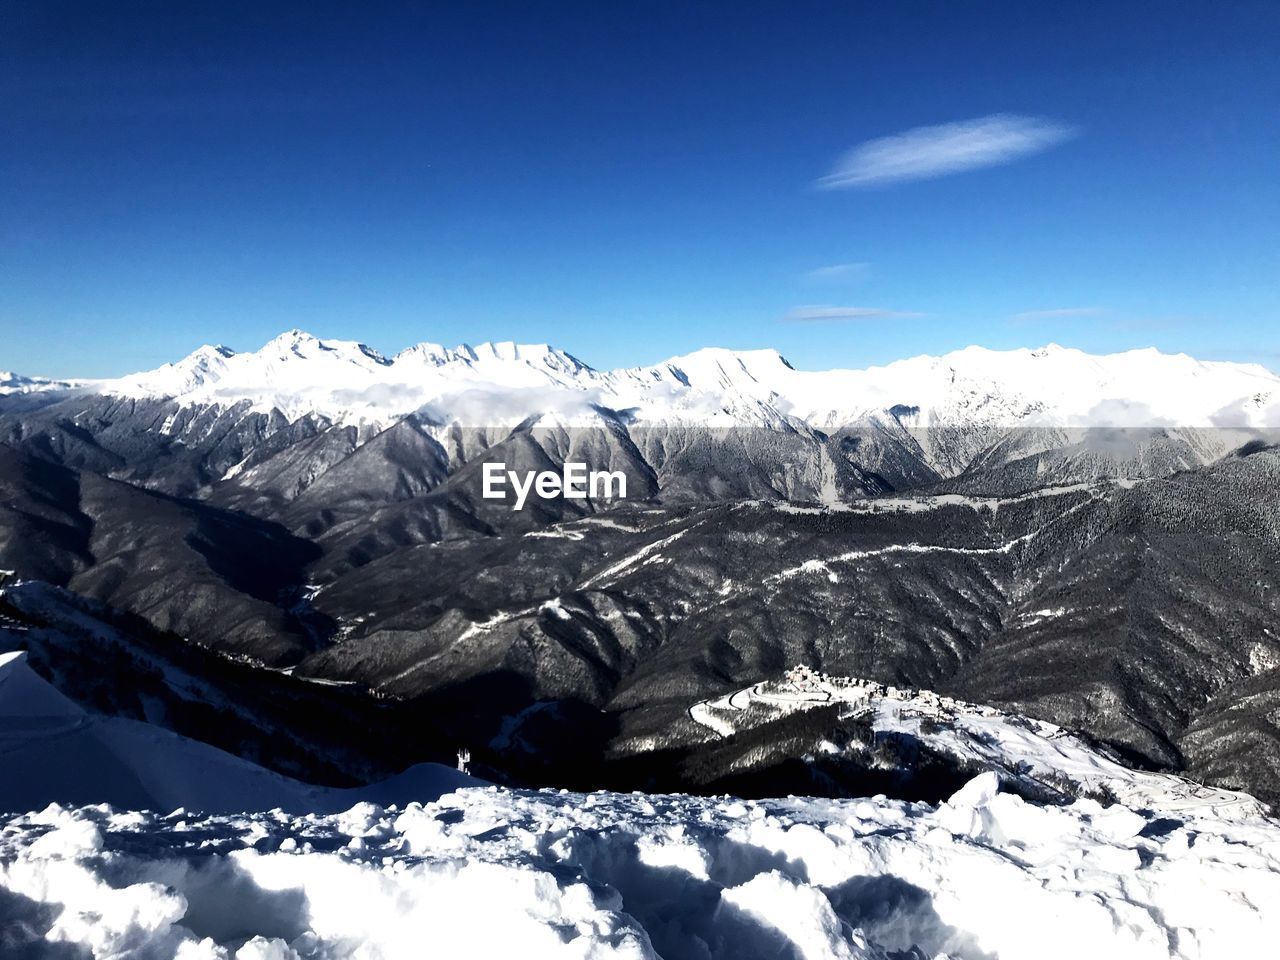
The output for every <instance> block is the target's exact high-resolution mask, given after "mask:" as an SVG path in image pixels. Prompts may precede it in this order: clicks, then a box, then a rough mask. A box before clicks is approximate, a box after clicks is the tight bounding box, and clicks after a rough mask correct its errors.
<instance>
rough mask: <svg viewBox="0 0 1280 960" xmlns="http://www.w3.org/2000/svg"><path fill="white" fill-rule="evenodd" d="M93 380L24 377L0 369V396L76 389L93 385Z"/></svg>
mask: <svg viewBox="0 0 1280 960" xmlns="http://www.w3.org/2000/svg"><path fill="white" fill-rule="evenodd" d="M93 382H94V381H91V380H50V379H49V378H48V377H24V376H23V375H22V374H19V373H14V372H12V371H11V370H0V397H3V396H7V395H9V394H15V393H41V392H44V391H49V390H74V389H77V388H79V387H87V386H91V385H92V384H93Z"/></svg>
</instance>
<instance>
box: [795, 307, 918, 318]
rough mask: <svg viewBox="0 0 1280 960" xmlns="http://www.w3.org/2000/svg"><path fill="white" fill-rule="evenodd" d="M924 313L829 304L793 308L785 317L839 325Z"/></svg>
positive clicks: (907, 316)
mask: <svg viewBox="0 0 1280 960" xmlns="http://www.w3.org/2000/svg"><path fill="white" fill-rule="evenodd" d="M923 316H924V314H923V313H915V312H913V311H909V310H885V309H883V308H881V307H833V306H830V305H827V304H814V305H812V306H807V307H793V308H792V309H790V310H788V311H787V312H786V314H785V315H783V317H782V319H783V321H785V322H787V323H815V322H827V323H838V322H843V321H848V320H905V319H907V318H910V317H923Z"/></svg>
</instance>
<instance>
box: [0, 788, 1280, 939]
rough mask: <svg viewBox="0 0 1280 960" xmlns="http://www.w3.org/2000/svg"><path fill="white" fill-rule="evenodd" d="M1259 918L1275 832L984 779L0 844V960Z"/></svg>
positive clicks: (47, 813) (567, 802)
mask: <svg viewBox="0 0 1280 960" xmlns="http://www.w3.org/2000/svg"><path fill="white" fill-rule="evenodd" d="M1278 903H1280V827H1278V826H1277V825H1276V824H1275V823H1274V822H1273V821H1270V820H1267V819H1263V818H1257V819H1253V820H1249V821H1226V820H1222V819H1219V818H1216V817H1213V816H1208V815H1203V816H1202V815H1200V814H1196V813H1188V814H1187V815H1185V816H1180V817H1176V818H1174V817H1168V816H1163V815H1159V814H1150V813H1148V814H1143V813H1138V812H1135V811H1133V810H1130V809H1128V808H1126V807H1124V806H1122V805H1119V804H1117V805H1114V806H1111V807H1108V808H1104V807H1102V806H1101V805H1100V804H1098V803H1097V802H1096V801H1093V800H1081V801H1078V802H1076V803H1074V804H1073V805H1071V806H1068V807H1054V806H1036V805H1033V804H1029V803H1027V802H1025V801H1023V800H1021V799H1020V798H1018V797H1016V796H1013V795H1011V794H1004V793H999V792H998V790H997V780H996V777H995V775H994V774H983V775H982V776H979V777H977V778H976V779H974V780H973V781H971V782H970V783H969V784H968V785H967V786H966V787H964V788H963V789H962V790H960V791H959V792H958V793H957V794H956V795H955V796H954V797H952V798H951V800H950V801H948V802H946V803H943V804H941V805H939V806H937V807H932V806H928V805H923V804H909V803H902V802H897V801H887V800H884V799H883V798H875V799H870V800H856V801H830V800H807V799H794V798H793V799H787V800H770V801H740V800H735V799H731V798H697V797H686V796H658V795H643V794H607V793H594V794H588V795H582V794H571V793H562V792H554V791H541V792H525V791H512V790H506V789H500V788H497V787H489V788H471V789H464V790H460V791H458V792H456V793H452V794H448V795H445V796H443V797H440V798H439V799H437V800H435V801H432V802H428V803H424V804H419V803H410V804H408V805H407V806H406V807H405V808H403V809H402V810H395V809H389V808H383V807H380V806H376V805H374V804H369V803H363V804H359V805H357V806H355V807H353V808H352V809H350V810H348V811H346V812H344V813H341V814H337V815H329V816H318V815H305V816H293V815H289V814H284V813H282V812H279V811H274V812H270V813H256V814H243V815H234V816H202V815H197V814H192V813H188V812H184V811H181V810H179V811H175V812H173V813H171V814H169V815H167V816H164V815H159V814H154V813H136V812H124V811H118V810H114V809H112V808H109V807H104V806H95V807H84V808H79V809H67V808H62V807H58V806H50V807H48V808H47V809H45V810H43V811H41V812H39V813H30V814H24V815H21V816H17V817H13V818H11V819H9V820H8V821H7V822H5V823H4V826H3V828H2V829H0V944H4V945H5V951H6V952H5V955H6V956H10V955H12V956H28V957H43V956H48V957H56V956H79V955H83V956H94V957H99V958H102V957H132V958H160V957H166V958H167V957H181V958H198V957H205V958H213V957H235V958H237V960H249V958H294V957H317V958H319V957H325V958H330V957H334V958H336V957H344V958H345V957H350V958H356V957H359V958H370V960H372V958H399V957H406V958H407V957H420V956H424V955H428V956H439V957H463V956H474V957H486V958H487V957H494V958H497V957H521V958H539V957H574V958H588V957H590V958H605V957H615V958H629V960H630V958H636V960H638V958H649V957H659V956H660V957H664V958H667V960H680V958H698V960H711V958H723V960H743V958H757V957H760V958H803V960H821V958H842V960H843V958H880V960H884V958H886V957H890V956H897V957H901V956H912V957H917V956H923V957H941V956H949V957H955V958H959V957H970V958H1022V957H1026V958H1030V957H1034V958H1038V960H1052V958H1064V960H1067V958H1069V960H1078V958H1080V957H1089V956H1093V957H1125V958H1128V960H1143V958H1164V957H1201V958H1222V960H1226V958H1232V957H1244V956H1259V955H1262V954H1261V951H1263V950H1264V947H1265V945H1266V944H1273V943H1275V942H1277V938H1280V908H1278V907H1277V906H1276V905H1277V904H1278ZM73 945H75V946H80V947H84V948H87V950H84V951H83V952H76V951H73V950H72V949H70V948H71V947H72V946H73ZM912 950H914V951H916V952H914V953H911V952H909V951H912ZM59 951H60V952H59Z"/></svg>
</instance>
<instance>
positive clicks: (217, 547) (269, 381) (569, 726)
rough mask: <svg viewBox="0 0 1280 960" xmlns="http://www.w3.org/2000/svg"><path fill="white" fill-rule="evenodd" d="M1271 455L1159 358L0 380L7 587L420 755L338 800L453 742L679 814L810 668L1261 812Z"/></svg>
mask: <svg viewBox="0 0 1280 960" xmlns="http://www.w3.org/2000/svg"><path fill="white" fill-rule="evenodd" d="M1278 432H1280V377H1277V376H1276V375H1275V374H1273V373H1271V372H1270V371H1268V370H1266V369H1265V368H1263V367H1260V366H1257V365H1247V364H1233V363H1210V362H1201V361H1197V360H1194V359H1192V358H1190V357H1187V356H1185V355H1167V354H1162V353H1159V352H1157V351H1154V350H1139V351H1131V352H1128V353H1122V354H1114V355H1110V356H1091V355H1088V354H1085V353H1082V352H1080V351H1077V350H1072V349H1067V348H1062V347H1058V346H1054V345H1050V346H1047V347H1042V348H1039V349H1034V350H1013V351H1005V352H997V351H990V350H985V349H981V348H977V347H971V348H968V349H965V350H961V351H957V352H954V353H950V354H947V355H945V356H941V357H917V358H912V359H909V360H903V361H900V362H897V363H893V364H889V365H887V366H883V367H874V368H869V369H866V370H832V371H825V372H805V371H798V370H796V369H794V368H793V367H792V366H791V365H790V364H789V363H788V362H787V361H786V360H785V359H784V358H783V357H782V356H781V355H779V354H778V353H776V352H774V351H769V350H759V351H748V352H734V351H728V350H720V349H708V350H701V351H697V352H695V353H692V354H689V355H687V356H683V357H676V358H673V359H671V360H668V361H666V362H664V363H660V364H656V365H652V366H642V367H634V368H628V369H621V370H613V371H600V370H595V369H593V368H591V367H590V366H588V365H587V364H585V363H583V362H582V361H580V360H578V359H576V358H575V357H573V356H572V355H570V354H568V353H565V352H563V351H560V350H556V349H553V348H551V347H548V346H525V345H515V344H510V343H499V344H482V345H480V346H477V347H468V346H460V347H457V348H444V347H440V346H437V345H433V344H420V345H418V346H415V347H411V348H409V349H407V350H405V351H402V352H401V353H399V354H397V355H395V356H394V357H385V356H382V355H381V354H379V353H378V352H376V351H374V350H372V349H370V348H369V347H367V346H364V345H362V344H358V343H354V342H349V341H338V340H322V339H318V338H315V337H312V336H309V335H307V334H304V333H301V332H299V331H290V332H289V333H286V334H283V335H282V336H280V337H277V338H276V339H274V340H272V341H271V342H270V343H268V344H267V345H266V346H264V347H263V348H262V349H260V350H258V351H255V352H248V353H237V352H235V351H232V350H230V349H228V348H225V347H204V348H201V349H200V350H197V351H196V352H195V353H193V354H191V355H190V356H188V357H186V358H184V359H182V360H180V361H177V362H176V363H173V364H168V365H165V366H163V367H160V368H158V369H157V370H152V371H148V372H144V373H139V374H134V375H131V376H127V377H123V378H119V379H115V380H104V381H70V380H45V379H41V378H36V377H21V376H18V375H15V374H4V375H0V567H4V568H6V569H12V570H13V571H15V575H16V576H17V577H19V578H21V579H23V580H27V581H44V582H46V583H48V584H51V585H52V586H53V588H57V589H59V590H61V591H63V592H64V593H65V596H66V598H67V599H66V603H67V604H72V605H74V604H90V605H93V606H92V609H94V610H97V611H99V614H97V615H101V616H112V617H124V618H128V620H127V623H128V624H131V626H129V627H128V629H129V630H132V631H134V632H137V633H139V634H146V635H147V636H149V637H150V638H151V639H150V640H148V641H147V642H148V643H150V644H152V645H158V646H159V647H160V648H167V647H172V646H175V645H176V646H180V647H183V648H186V647H190V648H192V649H193V650H199V651H202V653H201V654H200V656H201V657H212V658H214V660H215V661H216V660H217V659H218V658H222V659H225V660H229V661H233V662H238V663H241V664H244V665H245V668H246V669H250V670H256V671H261V672H265V673H269V674H272V675H275V674H278V673H279V672H280V671H287V673H288V674H289V676H290V677H291V678H293V679H295V680H296V681H298V682H300V683H303V684H309V685H310V686H311V687H312V688H314V691H317V692H318V693H317V695H318V696H320V697H324V696H326V695H328V694H326V691H335V690H340V691H342V696H343V697H347V698H350V697H352V696H357V697H360V696H365V697H368V698H369V699H370V702H371V703H373V704H375V705H376V710H375V711H374V713H375V714H376V717H375V716H374V715H373V714H370V715H369V717H367V718H366V719H367V721H368V723H369V724H370V727H371V730H374V729H376V730H379V731H381V730H386V731H393V730H396V729H403V728H404V727H405V726H407V725H409V724H413V725H414V728H415V729H419V730H422V731H423V733H422V735H421V736H420V737H408V738H404V739H403V740H401V741H400V742H397V743H396V744H395V745H394V747H391V748H388V747H387V745H386V744H379V745H378V747H377V749H376V750H375V749H373V748H372V747H371V748H370V749H369V754H370V755H371V756H372V755H374V754H376V755H377V762H376V763H374V764H373V766H374V767H377V768H378V769H373V770H369V769H365V768H363V767H362V768H361V770H360V771H358V772H359V773H361V774H364V773H386V772H388V771H390V772H394V769H396V768H397V765H407V764H408V763H412V762H417V761H421V760H441V759H448V757H447V755H442V753H441V751H443V750H445V749H446V748H447V745H450V744H454V743H466V744H469V745H471V746H472V747H473V748H474V749H475V751H476V756H477V764H478V765H480V766H482V767H483V768H484V769H485V770H486V773H492V772H493V771H501V772H504V773H505V775H507V776H509V777H510V778H512V779H513V780H514V781H516V782H544V783H556V784H559V785H563V784H564V783H566V782H569V781H572V782H573V783H574V784H575V785H579V786H592V785H595V784H598V783H604V782H607V783H609V784H612V785H615V786H627V787H630V786H635V785H640V786H653V785H665V786H672V787H687V786H689V783H688V782H687V780H684V779H682V775H681V774H680V773H679V771H680V770H682V769H689V768H690V765H691V764H694V765H696V764H695V763H694V760H693V759H691V757H692V758H696V756H697V755H698V754H699V751H703V750H706V749H710V748H711V744H710V741H709V740H708V736H707V731H706V730H705V728H703V727H700V726H699V725H698V724H696V723H693V722H692V721H691V720H690V719H689V718H688V715H687V711H688V709H689V707H690V706H691V705H692V704H694V703H696V702H699V701H702V700H706V699H709V698H712V697H715V696H719V695H722V694H724V693H726V692H728V691H732V690H735V689H738V688H741V687H744V686H747V685H750V684H752V683H756V682H759V681H761V680H763V679H767V678H769V677H771V676H776V675H777V674H779V673H780V672H781V671H782V670H784V669H785V668H786V667H787V666H789V665H791V664H795V663H805V664H808V665H809V666H812V667H815V668H821V669H824V670H828V671H830V672H834V673H839V674H845V675H851V676H860V677H867V678H870V679H872V680H875V681H878V682H882V683H890V684H897V685H899V686H912V687H930V688H932V689H937V690H939V691H941V692H943V693H946V694H948V695H955V696H963V697H964V698H965V699H967V700H973V701H980V702H990V703H995V704H999V705H1002V706H1005V707H1007V708H1009V709H1015V710H1017V711H1019V712H1022V713H1026V714H1028V715H1030V716H1034V717H1040V718H1042V719H1044V720H1046V721H1052V722H1054V723H1058V724H1061V725H1063V726H1065V727H1069V728H1071V729H1076V730H1080V731H1083V732H1085V733H1087V734H1089V735H1090V736H1092V737H1095V738H1097V739H1099V740H1101V741H1103V742H1105V743H1106V744H1107V745H1108V746H1109V747H1110V748H1111V749H1114V750H1116V751H1118V753H1119V754H1120V755H1122V756H1125V757H1126V758H1128V759H1129V761H1130V762H1132V763H1135V764H1138V765H1142V766H1149V767H1156V768H1160V769H1167V770H1175V771H1186V772H1190V773H1193V774H1195V775H1197V776H1203V777H1208V778H1211V779H1213V780H1215V781H1216V782H1219V783H1221V784H1222V785H1224V786H1233V787H1244V788H1247V789H1250V790H1252V791H1253V792H1255V793H1258V794H1260V795H1262V796H1264V797H1267V798H1274V797H1276V796H1278V795H1280V761H1276V760H1274V759H1271V758H1274V757H1276V756H1280V731H1278V729H1277V719H1276V718H1277V717H1278V716H1280V714H1278V713H1277V706H1280V669H1278V668H1280V601H1278V600H1277V597H1276V587H1277V585H1278V583H1280V574H1278V573H1277V571H1280V506H1278V498H1277V497H1276V496H1275V483H1276V479H1277V476H1278V475H1280V451H1278V450H1277V448H1276V446H1275V440H1276V439H1277V436H1276V434H1277V433H1278ZM498 460H500V461H502V462H504V463H506V464H507V465H508V466H509V467H511V468H513V469H527V470H543V469H559V468H560V467H562V466H563V465H564V464H565V463H566V462H583V463H586V464H587V465H589V466H590V467H591V468H593V469H608V470H615V471H619V470H620V471H622V472H624V473H625V474H626V475H627V477H628V481H629V482H628V496H627V498H626V500H624V501H616V500H609V501H605V500H599V501H596V500H591V499H586V500H565V499H560V498H557V497H541V498H531V505H530V507H529V508H527V509H525V510H523V511H518V512H517V511H514V510H512V509H511V507H510V505H508V504H505V503H502V502H500V501H492V500H486V499H484V498H483V497H482V496H481V495H480V474H481V467H482V465H483V464H484V463H485V462H492V461H498ZM10 594H11V596H9V599H8V600H7V601H6V602H8V603H9V604H10V606H11V608H12V609H11V612H12V613H13V615H15V616H23V617H26V618H28V620H29V621H31V623H32V624H34V625H36V626H38V627H39V628H40V629H42V630H46V631H51V632H52V633H58V631H63V632H65V630H66V625H65V623H63V620H64V619H65V617H64V615H63V614H58V615H56V616H55V615H53V614H51V613H49V610H48V608H47V607H46V608H44V612H43V613H41V612H38V611H37V612H32V611H30V610H28V611H26V612H25V613H24V612H23V611H22V601H21V597H20V595H16V594H13V591H10ZM0 612H3V611H0ZM41 618H43V619H41ZM59 649H62V650H67V651H72V653H71V654H70V655H71V656H75V654H74V650H75V649H76V646H75V645H74V644H66V643H64V644H62V645H61V646H60V648H59ZM82 655H83V656H85V657H89V656H90V654H89V653H87V652H86V653H84V654H82ZM193 655H194V654H193ZM42 662H43V661H41V660H40V659H39V658H33V667H35V668H36V669H39V668H40V666H41V663H42ZM202 662H205V661H202ZM209 662H213V661H209ZM120 669H122V670H123V671H124V672H125V673H126V674H128V672H129V671H130V670H132V669H133V668H132V667H128V666H127V665H126V666H122V667H121V668H120ZM201 669H211V668H209V667H207V666H206V667H202V668H201ZM64 670H66V671H68V672H69V673H76V672H77V671H79V672H81V673H89V674H91V673H92V665H91V664H85V665H82V666H80V667H77V668H72V667H70V666H65V667H64ZM255 682H256V681H255ZM335 685H336V686H335ZM333 696H337V694H333ZM360 709H364V708H363V707H362V708H360ZM371 709H372V708H371ZM322 713H323V711H322V710H316V709H311V710H308V711H307V716H308V717H309V718H311V719H308V720H307V721H305V723H303V724H302V725H303V726H305V724H306V723H312V724H322V722H323V721H322V720H320V719H316V718H317V717H320V715H321V714H322ZM184 718H185V719H184ZM173 725H174V727H175V729H178V732H180V733H184V734H187V735H191V736H197V737H204V738H205V739H208V733H209V722H208V720H207V719H205V720H199V719H193V718H192V716H191V715H190V712H189V711H187V712H182V713H181V714H180V715H179V716H178V718H177V719H174V720H173ZM311 734H315V730H312V731H310V733H308V731H306V730H300V731H299V732H298V736H301V737H305V736H308V735H311ZM375 735H379V734H374V733H371V734H370V736H375ZM219 745H220V746H223V747H228V746H231V747H234V744H227V743H219ZM348 747H350V745H349V744H348ZM351 749H352V750H354V752H356V753H358V752H359V747H358V745H357V746H356V747H353V748H351ZM716 749H720V750H722V749H723V747H716ZM316 752H317V751H314V750H312V751H310V752H308V751H302V753H303V754H306V755H313V754H315V753H316ZM365 759H367V758H365ZM291 762H294V761H291ZM353 763H355V761H353ZM355 765H356V766H359V764H358V763H356V764H355ZM366 766H367V764H366ZM284 772H288V773H291V774H292V773H298V772H300V771H298V770H297V769H295V768H293V767H290V768H289V769H287V770H285V771H284ZM301 772H306V771H301ZM329 772H330V773H332V771H329ZM349 772H351V773H352V774H353V775H354V773H356V772H357V771H355V770H354V768H353V769H352V770H351V771H349ZM766 782H767V778H766ZM789 789H794V786H789ZM817 789H819V787H815V790H817ZM849 789H856V785H855V786H849Z"/></svg>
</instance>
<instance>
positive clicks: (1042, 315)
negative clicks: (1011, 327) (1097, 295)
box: [1010, 307, 1106, 323]
mask: <svg viewBox="0 0 1280 960" xmlns="http://www.w3.org/2000/svg"><path fill="white" fill-rule="evenodd" d="M1105 312H1106V311H1105V310H1103V309H1102V307H1057V308H1056V309H1053V310H1024V311H1022V313H1015V314H1014V315H1013V316H1012V317H1011V318H1010V319H1012V320H1016V321H1018V322H1019V323H1022V322H1030V321H1035V320H1066V319H1070V318H1072V317H1096V316H1099V315H1101V314H1103V313H1105Z"/></svg>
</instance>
